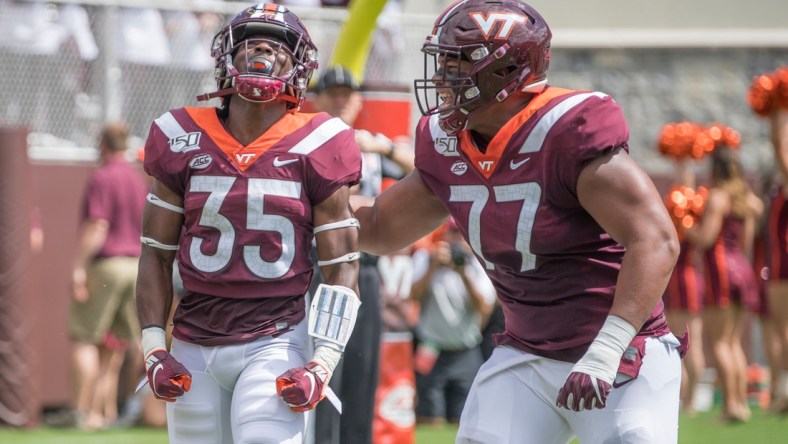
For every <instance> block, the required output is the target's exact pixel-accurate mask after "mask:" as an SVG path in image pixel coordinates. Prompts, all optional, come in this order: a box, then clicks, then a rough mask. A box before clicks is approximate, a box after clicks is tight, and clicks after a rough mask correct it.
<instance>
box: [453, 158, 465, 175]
mask: <svg viewBox="0 0 788 444" xmlns="http://www.w3.org/2000/svg"><path fill="white" fill-rule="evenodd" d="M466 171H468V164H467V163H465V162H464V161H462V160H458V161H456V162H454V165H452V166H451V172H452V173H454V174H456V175H458V176H462V175H463V174H465V172H466Z"/></svg>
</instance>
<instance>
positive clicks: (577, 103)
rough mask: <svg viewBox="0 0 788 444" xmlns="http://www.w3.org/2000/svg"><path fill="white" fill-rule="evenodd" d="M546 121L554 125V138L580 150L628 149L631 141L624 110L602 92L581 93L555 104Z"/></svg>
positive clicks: (546, 116)
mask: <svg viewBox="0 0 788 444" xmlns="http://www.w3.org/2000/svg"><path fill="white" fill-rule="evenodd" d="M543 119H547V120H552V121H553V122H554V125H553V128H552V129H551V133H552V134H551V137H552V138H553V140H554V141H556V142H560V144H561V145H563V146H572V147H575V148H576V149H579V150H587V149H590V150H592V151H593V150H607V149H610V148H616V147H622V146H623V147H626V146H627V143H628V140H629V126H628V125H627V122H626V119H625V118H624V114H623V112H622V110H621V107H620V106H619V105H618V103H616V101H615V100H613V98H612V97H610V96H608V95H607V94H604V93H601V92H585V91H583V92H578V93H577V94H572V95H569V96H568V97H565V98H564V99H563V100H561V101H560V102H559V103H557V104H555V105H554V106H553V107H552V108H551V109H550V111H548V113H547V114H546V115H545V116H544V117H543Z"/></svg>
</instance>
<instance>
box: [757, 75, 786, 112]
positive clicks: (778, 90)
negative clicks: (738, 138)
mask: <svg viewBox="0 0 788 444" xmlns="http://www.w3.org/2000/svg"><path fill="white" fill-rule="evenodd" d="M747 101H748V102H749V103H750V107H751V108H752V110H753V111H754V112H755V113H756V114H758V115H759V116H764V117H765V116H768V115H770V114H771V113H772V112H773V111H774V110H776V109H779V108H783V109H788V67H780V68H778V69H777V70H775V71H773V72H769V73H764V74H761V75H759V76H757V77H755V78H754V79H753V81H752V85H750V90H749V91H748V92H747Z"/></svg>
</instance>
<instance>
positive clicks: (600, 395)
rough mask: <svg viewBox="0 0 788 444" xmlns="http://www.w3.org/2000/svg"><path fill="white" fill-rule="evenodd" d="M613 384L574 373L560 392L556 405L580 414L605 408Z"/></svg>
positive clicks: (580, 373) (584, 374)
mask: <svg viewBox="0 0 788 444" xmlns="http://www.w3.org/2000/svg"><path fill="white" fill-rule="evenodd" d="M612 384H613V382H612V381H610V382H607V381H603V380H602V379H599V378H597V377H594V376H591V375H588V374H586V373H582V372H572V373H570V374H569V376H568V377H567V378H566V382H564V385H563V387H561V390H560V391H559V392H558V399H557V400H556V405H557V406H558V407H563V408H565V409H569V410H574V411H576V412H579V411H581V410H592V409H595V408H597V409H601V408H603V407H605V403H606V402H607V396H608V395H609V394H610V390H611V389H612Z"/></svg>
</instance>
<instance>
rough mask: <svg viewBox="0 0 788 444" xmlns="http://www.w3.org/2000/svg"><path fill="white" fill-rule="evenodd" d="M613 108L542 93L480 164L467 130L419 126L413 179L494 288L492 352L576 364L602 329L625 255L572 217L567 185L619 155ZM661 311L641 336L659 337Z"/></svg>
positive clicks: (589, 98) (609, 103) (582, 97)
mask: <svg viewBox="0 0 788 444" xmlns="http://www.w3.org/2000/svg"><path fill="white" fill-rule="evenodd" d="M628 138H629V130H628V127H627V125H626V122H625V120H624V117H623V115H622V112H621V109H620V107H619V106H618V105H617V104H616V103H615V102H614V101H613V100H612V99H611V98H610V97H608V96H606V95H604V94H602V93H598V92H579V91H569V90H563V89H559V88H547V89H546V90H545V91H544V92H543V93H541V94H540V95H538V96H536V97H535V98H534V99H533V100H532V101H531V103H529V105H528V106H527V107H526V108H525V109H523V110H522V111H521V112H520V113H519V114H518V115H516V116H515V117H513V118H512V119H511V120H510V121H509V122H507V123H506V125H504V127H503V128H501V130H500V131H499V133H498V134H497V135H496V136H495V137H494V138H493V139H492V140H491V141H490V143H489V144H488V146H487V149H486V151H485V152H484V153H482V152H480V151H479V150H478V149H477V148H475V146H473V144H474V141H473V140H472V137H471V136H470V134H469V133H468V132H467V131H464V132H461V133H459V134H458V137H451V136H448V135H447V134H446V133H445V132H443V131H441V130H440V127H439V126H438V116H431V117H425V118H422V119H421V121H420V122H419V127H418V130H417V142H416V144H417V145H416V168H418V170H419V174H420V175H421V177H422V179H423V180H424V182H425V183H426V185H427V186H428V187H429V188H430V189H431V190H432V191H433V192H434V193H435V194H436V195H437V196H438V197H439V198H440V199H441V200H442V201H443V203H444V205H445V206H446V208H447V209H448V210H449V212H450V213H451V215H452V216H453V217H454V219H455V220H456V221H457V224H458V225H459V227H460V229H461V231H462V233H463V235H464V236H465V238H466V239H467V241H468V243H469V244H471V246H472V247H473V250H474V252H475V253H476V255H477V257H478V258H479V260H480V261H481V263H482V265H483V266H484V267H485V268H486V270H487V273H488V275H489V276H490V279H491V280H492V281H493V283H494V284H495V287H496V290H497V292H498V297H499V299H500V301H501V304H502V306H503V310H504V313H505V315H506V331H505V332H504V333H503V334H501V335H499V336H498V337H496V343H497V344H499V345H500V344H505V345H511V346H514V347H517V348H519V349H521V350H525V351H527V352H531V353H534V354H537V355H540V356H545V357H548V358H552V359H559V360H563V361H570V362H574V361H576V360H578V359H579V358H580V357H581V356H582V355H583V353H585V351H586V349H587V348H588V345H589V344H590V343H591V341H593V339H594V338H595V337H596V334H597V333H598V331H599V329H600V328H601V327H602V324H603V323H604V320H605V318H606V316H607V315H608V312H609V309H610V306H611V304H612V301H613V295H614V291H615V284H616V279H617V276H618V271H619V268H620V264H621V259H622V256H623V254H624V248H623V247H622V246H621V245H620V244H618V243H617V242H615V241H614V240H612V239H611V238H610V236H609V235H608V234H607V233H605V231H604V230H603V229H602V228H601V227H600V226H599V224H597V223H596V221H595V220H594V219H593V218H592V217H591V216H590V215H589V214H588V213H587V212H586V211H585V210H584V209H583V208H582V206H581V205H580V203H579V202H578V199H577V190H576V188H577V178H578V175H579V174H580V172H581V170H582V169H583V167H584V166H585V165H586V164H587V163H588V162H589V161H591V160H592V159H594V158H596V157H598V156H601V155H603V154H605V153H607V152H609V151H612V150H615V149H617V148H619V147H620V148H623V149H628V145H627V141H628ZM662 308H663V307H662V303H661V302H660V303H659V304H658V306H657V307H656V308H655V310H654V311H653V313H652V315H651V317H650V319H649V320H648V321H647V322H646V324H645V325H644V326H643V328H642V329H641V334H647V335H651V334H657V333H664V332H666V328H667V325H666V322H665V319H664V316H663V314H662Z"/></svg>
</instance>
